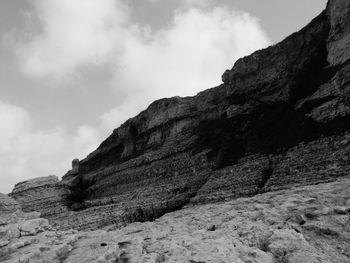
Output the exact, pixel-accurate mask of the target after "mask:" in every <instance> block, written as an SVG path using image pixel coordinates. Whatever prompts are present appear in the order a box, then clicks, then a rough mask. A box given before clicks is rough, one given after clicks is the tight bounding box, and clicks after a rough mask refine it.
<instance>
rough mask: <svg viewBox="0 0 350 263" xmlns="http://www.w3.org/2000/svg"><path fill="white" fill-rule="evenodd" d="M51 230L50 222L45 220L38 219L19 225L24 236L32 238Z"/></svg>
mask: <svg viewBox="0 0 350 263" xmlns="http://www.w3.org/2000/svg"><path fill="white" fill-rule="evenodd" d="M49 228H50V225H49V221H48V220H47V219H44V218H37V219H32V220H28V221H25V222H23V223H22V224H20V225H19V230H20V232H21V235H22V236H32V235H36V234H38V233H40V232H43V231H45V230H48V229H49Z"/></svg>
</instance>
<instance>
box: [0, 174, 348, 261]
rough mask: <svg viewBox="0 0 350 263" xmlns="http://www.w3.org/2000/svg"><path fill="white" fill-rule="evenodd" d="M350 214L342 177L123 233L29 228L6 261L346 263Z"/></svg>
mask: <svg viewBox="0 0 350 263" xmlns="http://www.w3.org/2000/svg"><path fill="white" fill-rule="evenodd" d="M349 216H350V178H349V177H347V178H338V179H337V180H336V181H335V182H331V183H320V184H318V185H309V186H303V187H295V188H293V189H286V190H279V191H274V192H268V193H263V194H259V195H256V196H254V197H250V198H238V199H236V200H230V201H225V202H220V203H217V204H205V205H197V206H194V207H185V208H184V209H181V210H179V211H176V212H172V213H168V214H167V215H164V216H162V217H161V218H158V219H157V220H155V221H154V222H145V223H132V224H129V225H128V226H126V227H122V228H119V229H115V228H109V229H105V230H97V231H91V232H83V231H79V232H78V231H59V230H55V229H51V228H48V229H47V228H43V227H44V226H45V223H44V225H40V224H34V223H27V224H26V226H28V225H30V226H33V227H30V228H29V229H30V230H31V231H33V232H32V233H31V235H30V236H28V235H24V236H13V237H12V238H11V239H10V240H9V242H8V244H7V245H5V246H2V247H0V261H1V262H4V263H12V262H15V263H18V262H26V263H32V262H33V263H34V262H36V263H37V262H42V263H44V262H52V263H56V262H65V263H70V262H71V263H76V262H86V263H88V262H98V263H112V262H137V263H141V262H144V263H146V262H148V263H161V262H192V263H193V262H197V263H198V262H208V263H209V262H213V263H216V262H223V263H236V262H237V263H242V262H252V263H253V262H254V263H276V262H283V263H300V262H302V263H305V262H315V263H316V262H317V263H318V262H332V263H344V262H349V261H350V246H349V244H350V228H349V224H348V221H349ZM34 222H36V223H38V222H40V220H35V221H34ZM38 225H40V226H41V228H40V227H39V228H38V227H37V226H38ZM22 229H23V224H22ZM26 233H28V232H26ZM1 234H2V232H1V230H0V235H1Z"/></svg>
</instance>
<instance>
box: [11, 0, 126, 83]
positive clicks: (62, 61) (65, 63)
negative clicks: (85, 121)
mask: <svg viewBox="0 0 350 263" xmlns="http://www.w3.org/2000/svg"><path fill="white" fill-rule="evenodd" d="M32 3H33V7H34V11H33V12H34V14H33V15H32V16H30V17H35V18H36V20H37V22H38V23H39V24H40V26H41V33H40V34H38V35H33V36H31V38H30V41H29V42H27V43H25V44H18V45H17V55H18V57H19V58H20V62H21V66H22V70H23V71H24V73H26V74H28V75H29V76H33V77H38V78H43V77H54V78H55V79H56V80H67V79H69V78H72V77H75V75H74V74H76V73H77V69H78V68H79V67H81V66H84V65H89V66H91V65H93V66H98V65H103V64H104V63H107V62H109V59H110V56H111V55H113V52H114V51H115V49H118V39H123V34H124V30H123V29H122V27H121V26H122V25H123V24H125V23H127V22H128V15H127V14H128V10H127V7H126V6H125V5H122V4H121V3H120V1H115V0H103V1H95V0H35V1H32Z"/></svg>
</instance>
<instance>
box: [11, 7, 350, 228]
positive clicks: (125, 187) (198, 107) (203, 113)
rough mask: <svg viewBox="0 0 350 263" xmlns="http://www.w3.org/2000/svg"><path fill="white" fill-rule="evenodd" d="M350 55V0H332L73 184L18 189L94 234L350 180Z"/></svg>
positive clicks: (160, 112)
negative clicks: (189, 208) (199, 207)
mask: <svg viewBox="0 0 350 263" xmlns="http://www.w3.org/2000/svg"><path fill="white" fill-rule="evenodd" d="M349 59H350V1H347V0H330V1H329V3H328V6H327V8H326V10H325V11H324V12H322V13H321V14H320V15H319V16H318V17H316V18H315V19H314V20H313V21H311V23H310V24H308V25H307V26H306V27H305V28H303V29H302V30H300V31H299V32H297V33H294V34H293V35H291V36H289V37H288V38H286V39H285V40H283V41H282V42H280V43H278V44H277V45H274V46H271V47H268V48H266V49H264V50H259V51H256V52H255V53H253V54H252V55H250V56H247V57H244V58H241V59H239V60H238V61H237V62H236V63H235V65H234V66H233V68H232V69H230V70H227V71H226V72H225V73H224V74H223V76H222V80H223V84H221V85H220V86H218V87H214V88H212V89H208V90H205V91H203V92H201V93H199V94H197V95H196V96H194V97H185V98H180V97H174V98H167V99H161V100H158V101H155V102H153V103H152V104H151V105H150V106H149V107H148V108H147V109H146V110H144V111H143V112H141V113H140V114H139V115H137V116H136V117H134V118H131V119H129V120H128V121H126V122H125V123H124V124H123V125H122V126H121V127H119V128H117V129H115V130H114V131H113V133H112V134H111V135H110V136H109V137H108V138H107V139H106V140H105V141H103V142H102V143H101V145H100V146H99V147H98V148H97V149H96V150H95V151H94V152H92V153H91V154H89V156H88V157H86V158H85V159H84V160H81V161H80V162H79V165H78V164H77V163H76V162H75V168H74V169H73V170H72V171H70V172H68V173H67V174H66V175H65V176H64V177H63V180H62V182H60V183H58V182H55V183H48V184H45V183H44V184H36V185H35V184H32V183H30V182H24V183H22V184H19V185H17V186H16V187H15V189H14V191H13V193H12V194H11V196H12V197H14V198H15V199H17V201H18V202H19V203H20V204H21V205H22V207H23V208H24V210H25V211H33V210H38V207H40V209H39V210H41V211H42V212H44V216H47V217H48V218H49V219H50V220H51V221H52V222H56V223H57V224H59V225H60V226H62V227H63V228H68V227H75V228H82V229H86V228H99V227H103V226H106V225H111V224H116V225H118V226H120V225H123V224H126V223H129V222H132V221H146V220H152V219H155V218H157V217H159V216H161V215H163V214H164V213H166V212H169V211H173V210H177V209H180V208H182V207H183V206H185V205H195V204H198V203H208V202H217V201H221V200H227V199H232V198H236V197H241V196H253V195H255V194H257V193H261V192H267V191H271V190H278V189H282V188H289V187H291V186H294V185H304V184H316V183H319V182H324V181H332V180H334V179H335V178H337V177H340V176H344V175H347V174H348V172H349V170H350V160H349V158H350V133H349V132H350V96H349V94H350V60H349ZM78 166H79V167H78ZM42 193H46V195H48V196H50V197H51V199H42V198H40V196H43V194H42ZM50 193H51V194H50ZM38 202H39V203H40V205H39V206H38V205H37V204H38ZM53 203H54V204H55V205H54V206H52V204H53Z"/></svg>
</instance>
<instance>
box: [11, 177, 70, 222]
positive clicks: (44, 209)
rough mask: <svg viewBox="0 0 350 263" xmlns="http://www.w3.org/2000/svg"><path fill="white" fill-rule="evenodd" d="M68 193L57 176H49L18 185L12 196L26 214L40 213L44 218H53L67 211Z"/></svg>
mask: <svg viewBox="0 0 350 263" xmlns="http://www.w3.org/2000/svg"><path fill="white" fill-rule="evenodd" d="M68 193H69V191H68V190H67V188H66V187H65V186H63V185H62V184H61V183H60V182H59V180H58V177H57V176H47V177H40V178H35V179H31V180H28V181H24V182H21V183H18V184H16V185H15V188H14V189H13V191H12V193H11V194H10V196H11V197H13V198H14V199H16V201H17V202H18V203H19V204H20V205H21V207H22V209H23V211H24V212H31V211H38V212H41V215H42V216H51V215H55V214H59V213H62V212H65V211H66V210H67V208H66V205H67V195H68Z"/></svg>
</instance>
